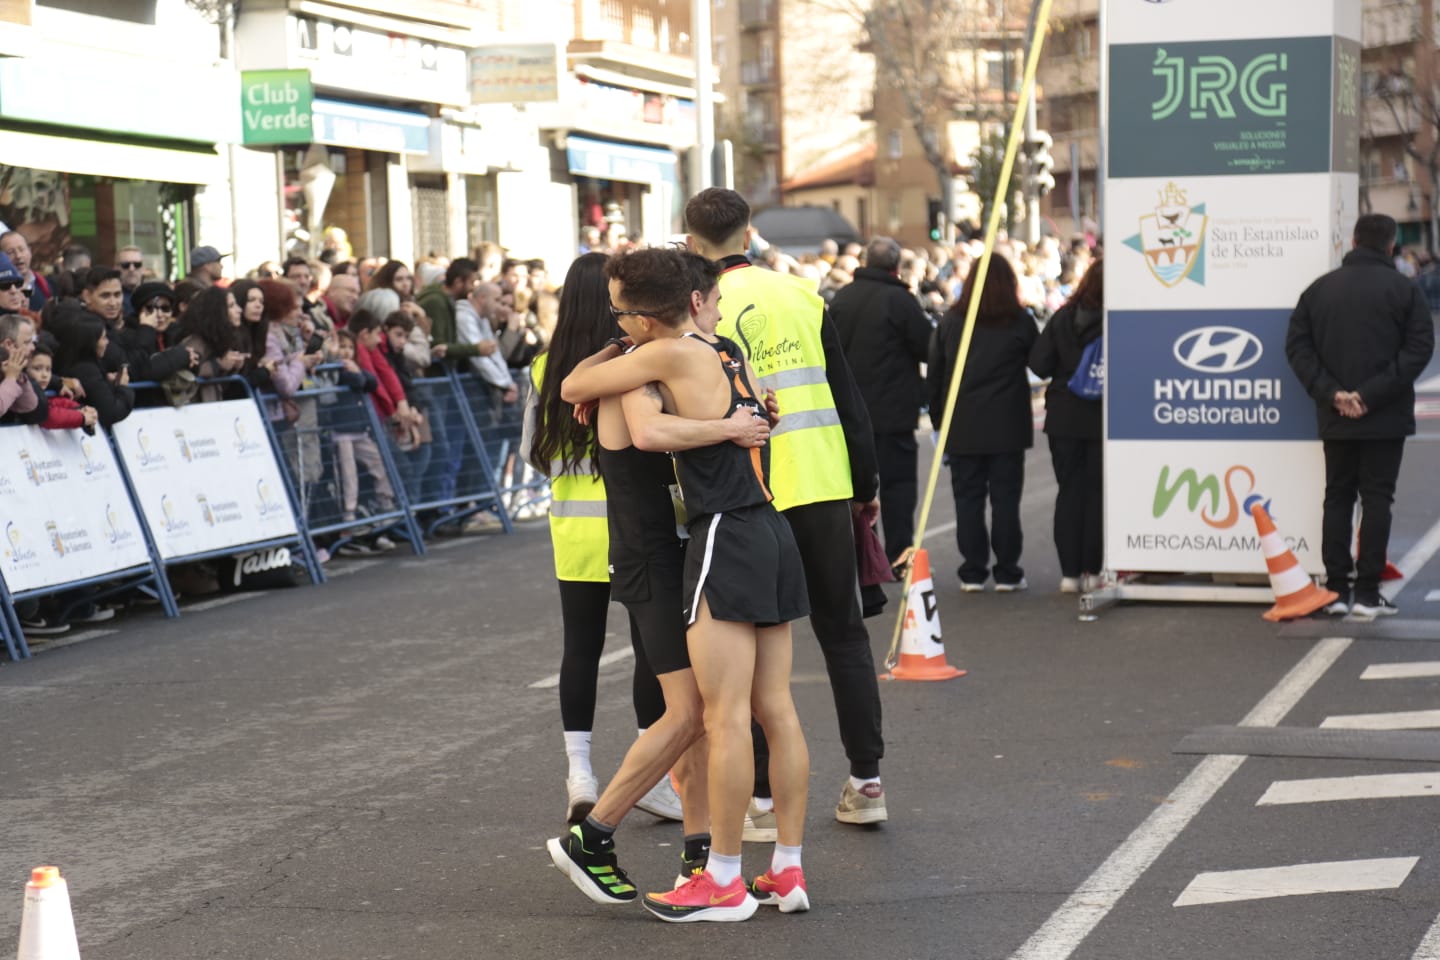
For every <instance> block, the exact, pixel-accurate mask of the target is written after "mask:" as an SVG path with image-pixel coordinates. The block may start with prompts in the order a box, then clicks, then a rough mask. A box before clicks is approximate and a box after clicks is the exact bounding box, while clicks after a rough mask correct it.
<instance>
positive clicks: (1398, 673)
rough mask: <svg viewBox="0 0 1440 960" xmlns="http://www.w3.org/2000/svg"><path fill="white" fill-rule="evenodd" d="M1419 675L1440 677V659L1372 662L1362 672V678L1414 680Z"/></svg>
mask: <svg viewBox="0 0 1440 960" xmlns="http://www.w3.org/2000/svg"><path fill="white" fill-rule="evenodd" d="M1419 677H1440V660H1416V661H1413V662H1411V663H1372V664H1370V666H1368V667H1366V668H1365V672H1364V673H1362V674H1360V679H1361V680H1414V679H1417V678H1419Z"/></svg>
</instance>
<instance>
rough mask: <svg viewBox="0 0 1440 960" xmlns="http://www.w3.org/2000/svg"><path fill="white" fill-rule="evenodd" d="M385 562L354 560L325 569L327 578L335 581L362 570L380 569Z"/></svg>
mask: <svg viewBox="0 0 1440 960" xmlns="http://www.w3.org/2000/svg"><path fill="white" fill-rule="evenodd" d="M384 562H385V561H384V560H352V561H351V562H349V563H346V564H343V565H340V566H334V567H326V568H325V578H326V579H327V580H334V579H335V578H336V577H348V576H350V574H352V573H359V572H360V571H361V570H369V569H370V568H371V567H378V566H380V564H382V563H384Z"/></svg>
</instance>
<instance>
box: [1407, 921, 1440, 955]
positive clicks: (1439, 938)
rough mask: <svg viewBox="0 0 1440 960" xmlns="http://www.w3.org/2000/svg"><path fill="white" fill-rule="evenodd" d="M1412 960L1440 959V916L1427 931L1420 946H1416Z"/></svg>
mask: <svg viewBox="0 0 1440 960" xmlns="http://www.w3.org/2000/svg"><path fill="white" fill-rule="evenodd" d="M1410 960H1440V917H1436V918H1435V922H1434V923H1432V924H1431V925H1430V929H1429V930H1426V931H1425V936H1424V938H1423V939H1422V940H1421V941H1420V946H1418V947H1416V948H1415V953H1414V954H1412V955H1411V957H1410Z"/></svg>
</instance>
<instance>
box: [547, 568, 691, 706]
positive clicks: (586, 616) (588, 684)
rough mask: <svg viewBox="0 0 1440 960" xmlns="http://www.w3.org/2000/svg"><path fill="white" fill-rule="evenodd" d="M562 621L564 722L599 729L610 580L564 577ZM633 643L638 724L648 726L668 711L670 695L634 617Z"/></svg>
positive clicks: (561, 588) (561, 680)
mask: <svg viewBox="0 0 1440 960" xmlns="http://www.w3.org/2000/svg"><path fill="white" fill-rule="evenodd" d="M556 582H557V583H559V584H560V622H561V624H562V625H563V628H564V633H565V638H564V640H565V647H564V653H563V654H562V655H561V658H560V723H561V725H562V726H563V727H564V729H565V730H567V731H588V730H592V729H594V727H595V688H596V685H597V684H598V683H599V679H600V655H601V654H602V653H604V652H605V618H606V616H607V614H608V613H609V611H610V584H608V583H592V582H590V581H584V580H558V581H556ZM630 645H631V646H632V647H634V648H635V676H634V679H633V680H632V681H631V697H632V698H633V699H634V701H635V724H636V726H638V727H642V728H648V727H650V726H651V725H652V724H654V723H655V721H656V720H659V719H660V717H661V716H663V715H664V713H665V694H664V692H663V691H662V690H661V689H660V681H659V680H656V679H655V672H654V671H653V670H651V669H650V661H649V660H647V659H646V658H645V648H644V646H643V645H642V644H641V643H640V631H639V630H638V629H637V628H636V626H635V620H634V618H633V617H632V618H630Z"/></svg>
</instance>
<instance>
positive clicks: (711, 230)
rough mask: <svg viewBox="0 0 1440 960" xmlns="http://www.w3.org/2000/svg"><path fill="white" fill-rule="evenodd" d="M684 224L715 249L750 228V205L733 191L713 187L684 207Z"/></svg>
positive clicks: (692, 198)
mask: <svg viewBox="0 0 1440 960" xmlns="http://www.w3.org/2000/svg"><path fill="white" fill-rule="evenodd" d="M685 225H686V227H687V228H688V229H689V231H690V232H691V233H693V234H696V235H697V236H699V237H700V239H702V240H704V241H705V242H706V243H708V244H710V245H712V246H717V247H718V246H720V245H721V244H722V243H724V242H725V241H727V240H729V239H730V238H731V237H733V236H735V234H737V233H739V232H740V231H741V230H744V229H745V228H746V227H748V226H749V225H750V204H748V203H746V202H745V198H744V197H742V196H740V194H738V193H736V192H735V191H734V190H727V189H725V188H724V187H710V188H708V189H705V190H701V191H700V192H699V193H697V194H695V196H693V197H691V198H690V201H689V202H688V203H686V204H685Z"/></svg>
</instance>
